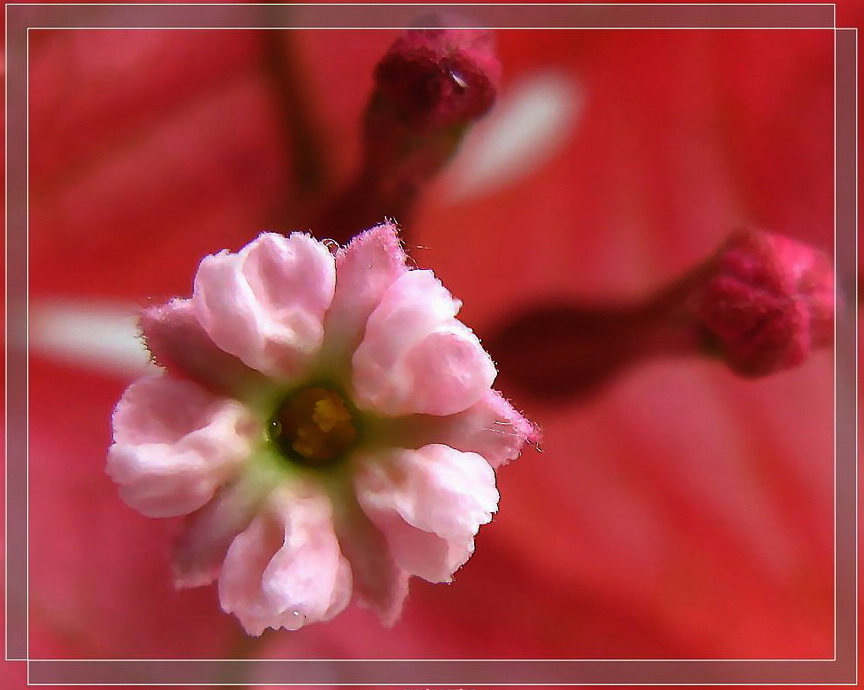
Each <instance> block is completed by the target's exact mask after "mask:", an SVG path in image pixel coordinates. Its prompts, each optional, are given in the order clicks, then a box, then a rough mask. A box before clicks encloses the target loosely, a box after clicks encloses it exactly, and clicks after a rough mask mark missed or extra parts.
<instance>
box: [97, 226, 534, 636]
mask: <svg viewBox="0 0 864 690" xmlns="http://www.w3.org/2000/svg"><path fill="white" fill-rule="evenodd" d="M459 307H460V303H459V302H458V301H457V300H455V299H454V298H453V297H452V296H451V295H450V293H449V292H448V291H447V290H446V289H445V288H444V287H443V286H442V285H441V283H440V282H439V281H438V280H437V279H436V278H435V276H434V275H433V274H432V273H431V272H429V271H425V270H417V269H413V268H410V267H409V266H408V265H407V259H406V255H405V253H404V251H403V249H402V247H401V243H400V241H399V239H398V236H397V232H396V228H394V227H393V226H392V225H390V224H383V225H379V226H377V227H375V228H372V229H371V230H368V231H366V232H364V233H362V234H360V235H358V236H357V237H355V238H354V239H353V240H352V241H351V242H350V243H349V244H348V245H347V246H345V247H342V248H339V249H338V250H336V251H335V253H334V252H331V251H330V249H328V247H327V246H326V245H325V244H323V243H321V242H318V241H316V240H315V239H313V238H312V237H310V236H309V235H306V234H302V233H293V234H291V235H289V236H287V237H285V236H282V235H278V234H271V233H265V234H262V235H260V236H259V237H258V238H257V239H255V240H254V241H253V242H251V243H250V244H248V245H247V246H245V247H243V248H242V249H241V250H240V251H239V252H237V253H232V252H228V251H223V252H220V253H219V254H215V255H212V256H207V257H205V258H204V259H203V261H202V262H201V264H200V267H199V269H198V272H197V275H196V277H195V282H194V289H193V294H192V297H191V298H190V299H174V300H172V301H170V302H169V303H167V304H165V305H162V306H158V307H153V308H150V309H147V310H146V311H145V312H144V314H143V316H142V319H141V327H142V331H143V335H144V338H145V341H146V344H147V347H148V348H149V350H150V352H151V354H152V356H153V358H154V360H155V361H156V363H157V364H159V365H161V367H162V370H161V372H160V373H159V374H157V375H154V376H150V377H147V378H144V379H141V380H139V381H136V382H134V383H133V384H132V385H131V386H130V387H129V388H128V389H127V390H126V392H125V393H124V394H123V397H122V398H121V400H120V402H119V403H118V405H117V408H116V410H115V413H114V417H113V429H114V442H113V444H112V446H111V448H110V450H109V456H108V464H107V471H108V474H109V475H110V476H111V478H112V479H113V480H114V481H115V482H116V483H117V484H118V486H119V491H120V495H121V497H122V498H123V500H124V501H125V502H126V503H128V504H129V505H130V506H132V507H133V508H135V509H137V510H139V511H140V512H141V513H143V514H144V515H147V516H151V517H175V516H187V517H186V529H185V530H184V533H183V536H182V537H181V539H180V541H179V542H178V544H177V546H176V550H175V553H174V560H173V566H174V575H175V581H176V584H177V586H179V587H193V586H202V585H207V584H210V583H212V582H214V581H217V580H218V587H219V596H220V601H221V604H222V608H223V609H224V610H225V611H226V612H229V613H233V614H235V615H236V616H237V617H238V618H239V620H240V622H241V623H242V625H243V626H244V628H245V629H246V631H247V632H248V633H249V634H252V635H260V634H261V633H262V632H263V631H264V630H265V629H267V628H268V627H269V628H287V629H297V628H300V627H302V626H303V625H305V624H308V623H313V622H317V621H324V620H328V619H330V618H332V617H333V616H335V615H337V614H338V613H339V612H340V611H342V610H343V609H344V608H345V607H346V606H347V605H348V603H349V602H350V601H352V600H356V601H357V602H358V603H360V604H361V605H365V606H367V607H370V608H372V609H373V610H374V611H376V612H377V613H378V614H379V615H380V617H381V618H382V620H383V621H384V622H385V623H388V624H389V623H392V622H393V621H395V620H396V618H397V617H398V616H399V613H400V612H401V609H402V603H403V600H404V599H405V596H406V594H407V588H408V579H409V577H410V576H412V575H416V576H419V577H421V578H423V579H425V580H428V581H430V582H446V581H449V580H451V578H452V576H453V573H454V572H455V571H456V570H457V569H458V568H459V567H460V566H461V565H463V564H464V563H465V562H466V561H467V559H468V558H469V557H470V556H471V554H472V552H473V550H474V537H475V535H476V533H477V531H478V529H479V527H480V525H482V524H485V523H487V522H489V521H490V520H491V518H492V514H493V513H494V512H495V511H496V510H497V507H498V498H499V496H498V491H497V489H496V487H495V472H494V470H495V468H497V467H498V466H500V465H501V464H503V463H505V462H507V461H508V460H511V459H514V458H515V457H517V456H518V455H519V453H520V452H521V449H522V446H523V445H524V443H525V442H526V440H530V439H532V437H533V435H534V434H535V433H536V432H535V428H534V427H533V426H532V425H531V423H530V422H528V421H527V420H526V419H524V418H523V417H522V416H521V415H520V414H519V413H518V412H517V411H516V410H514V409H513V407H512V406H511V405H510V404H509V403H508V402H507V401H506V400H505V399H504V398H503V397H502V396H501V395H500V394H499V393H498V392H496V391H494V390H493V389H492V388H491V386H492V383H493V380H494V378H495V376H496V370H495V366H494V364H493V362H492V361H491V359H490V358H489V356H488V354H487V353H486V352H485V351H484V350H483V348H482V346H481V344H480V342H479V340H478V339H477V337H476V336H475V335H474V333H473V332H472V331H471V330H470V329H469V328H467V327H466V326H465V325H464V324H462V323H461V322H460V321H458V320H457V319H456V315H457V312H458V310H459ZM310 386H323V387H325V388H327V389H332V390H334V391H338V395H339V396H341V397H342V398H344V401H345V409H349V410H351V414H352V415H353V416H354V417H355V418H356V419H355V421H356V424H357V429H358V433H357V439H356V442H352V443H351V444H350V446H346V449H345V453H344V456H343V457H339V458H338V459H337V460H338V461H336V462H333V463H331V464H328V465H327V466H326V467H318V466H315V465H314V463H310V464H305V463H303V462H299V463H298V462H296V461H295V460H296V458H294V459H292V458H290V457H285V454H284V453H280V450H279V447H278V446H277V445H276V444H275V443H274V441H273V436H272V433H271V432H272V424H273V418H274V414H275V412H274V411H275V410H277V409H278V408H279V405H280V404H283V402H284V401H285V400H290V399H291V398H292V395H294V393H295V392H297V391H302V390H305V389H308V388H309V387H310ZM315 390H318V389H315ZM334 395H335V394H334ZM316 409H317V408H316ZM322 428H325V429H327V428H329V427H326V426H324V427H322ZM301 459H302V458H301Z"/></svg>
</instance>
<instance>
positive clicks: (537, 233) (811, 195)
mask: <svg viewBox="0 0 864 690" xmlns="http://www.w3.org/2000/svg"><path fill="white" fill-rule="evenodd" d="M395 35H396V34H395V32H385V31H367V32H359V31H356V32H328V31H315V32H311V31H309V32H280V34H279V35H275V36H274V34H272V33H269V34H268V32H255V31H170V32H168V31H138V30H136V31H122V32H121V31H84V30H80V31H47V30H44V31H33V32H31V39H30V99H31V102H30V184H31V188H30V190H31V191H30V194H31V196H30V262H31V264H30V300H31V309H33V310H36V311H35V313H37V314H38V313H40V312H39V309H47V310H48V311H47V312H46V313H50V314H52V315H54V316H52V318H54V317H56V315H57V314H66V315H67V316H68V317H69V318H70V319H72V321H73V323H74V320H75V319H76V318H77V319H79V320H80V326H79V331H78V332H79V333H80V334H81V338H82V339H83V340H84V341H85V342H87V343H91V342H92V335H93V331H92V330H89V329H91V327H92V322H91V321H84V320H83V317H82V314H83V315H87V314H93V313H95V314H96V317H97V318H96V321H97V322H98V324H99V325H100V327H101V325H103V324H104V323H109V325H110V322H111V318H110V314H112V313H114V312H113V311H112V310H114V309H115V308H116V309H118V310H119V311H120V312H122V311H123V310H127V311H128V312H129V313H130V314H131V313H133V311H134V309H135V308H136V306H140V305H144V304H149V303H150V302H151V301H152V302H161V301H163V300H165V299H166V298H168V297H170V296H173V295H188V294H189V292H190V289H191V280H192V276H193V275H194V271H195V268H196V266H197V263H198V261H199V260H200V258H201V257H202V256H203V255H205V254H207V253H212V252H214V251H218V250H219V249H222V248H225V247H229V248H232V249H236V248H238V247H239V246H241V245H242V244H244V243H245V242H247V241H248V240H249V239H251V238H252V237H253V236H254V235H255V234H257V233H258V232H259V231H261V230H263V229H277V230H284V231H288V230H294V229H301V230H305V229H308V228H309V223H310V222H311V220H310V218H312V217H314V212H315V209H316V204H317V203H319V200H318V199H316V198H314V197H313V196H311V195H310V194H309V193H308V192H305V191H304V192H302V193H301V192H299V191H298V189H301V188H302V184H301V182H302V180H299V179H298V176H297V174H296V172H295V171H296V169H297V165H296V162H297V161H296V160H295V158H294V153H292V149H291V146H290V137H289V136H288V134H287V128H286V124H285V122H286V117H285V112H284V110H283V109H282V106H281V105H280V101H279V99H278V97H277V95H276V93H277V87H276V86H274V79H273V76H272V73H271V72H270V71H269V69H268V67H267V64H268V63H267V57H266V56H267V54H268V50H271V49H272V47H273V46H272V42H273V41H274V40H275V41H276V42H277V44H278V46H279V49H281V50H285V51H289V52H288V53H287V54H289V55H290V56H292V57H291V60H292V64H296V65H297V66H298V74H299V79H300V80H299V84H300V86H301V87H302V88H303V89H304V90H305V92H306V93H307V95H308V100H307V102H306V106H305V107H306V108H308V110H307V111H306V112H307V113H308V114H309V115H310V121H311V123H312V125H313V126H314V127H315V128H316V130H317V131H318V132H320V134H321V142H322V144H323V146H322V149H321V150H320V151H318V153H317V154H316V155H318V156H319V157H320V160H322V161H324V162H325V163H326V165H327V166H328V170H329V176H328V177H327V179H326V184H325V187H324V189H323V193H324V194H326V193H327V191H328V190H331V189H334V188H336V187H338V186H339V184H340V183H341V182H344V181H345V180H346V179H347V176H348V175H349V174H350V172H351V170H352V166H353V164H354V163H356V157H357V154H358V152H359V142H358V129H359V127H358V121H359V117H360V114H361V112H362V110H363V107H364V104H365V99H366V97H367V96H368V93H369V89H370V86H371V83H372V78H371V74H372V70H373V68H374V65H375V63H376V61H377V59H378V58H379V57H380V56H381V54H382V53H383V52H384V50H385V49H386V47H387V45H388V44H389V43H390V42H391V41H392V40H393V38H394V37H395ZM497 40H498V45H499V53H500V56H501V60H502V62H503V65H504V80H503V85H502V93H501V100H500V104H499V106H498V108H497V110H496V112H495V113H493V114H492V115H490V116H489V118H487V120H486V121H484V122H483V123H482V124H481V125H479V126H478V127H477V128H476V130H475V131H474V132H472V134H471V135H470V136H469V141H468V142H467V143H466V147H465V151H464V155H463V157H461V158H460V159H459V160H457V161H456V162H455V164H454V166H453V168H452V170H451V171H450V172H449V173H448V174H446V175H445V176H443V177H442V178H441V179H440V180H438V181H437V182H436V183H435V184H434V185H432V187H431V188H430V189H429V190H428V193H427V195H426V196H425V199H424V201H423V205H422V208H421V210H420V212H419V213H418V214H417V218H416V222H415V223H414V224H413V226H412V227H410V228H406V233H407V238H408V243H409V246H414V249H413V251H412V255H413V256H414V258H415V260H416V262H417V263H418V265H420V266H421V267H424V268H432V269H434V270H435V271H436V273H437V275H438V276H439V277H440V278H441V279H442V281H443V282H444V284H445V285H447V286H448V288H449V289H450V290H451V291H452V292H453V293H454V294H455V295H456V296H457V297H459V298H461V299H462V300H463V301H464V303H465V306H464V309H463V313H462V315H463V320H464V321H465V322H466V323H468V324H469V325H470V326H471V327H472V328H474V329H475V330H476V331H477V333H478V334H479V335H480V337H481V339H482V338H483V337H484V335H488V334H491V333H493V332H494V331H495V329H496V328H497V327H498V325H500V324H501V323H502V322H503V321H504V320H506V319H507V318H508V317H512V316H513V315H515V314H518V313H521V311H522V310H524V309H530V308H531V307H532V305H536V304H542V303H544V302H545V301H547V300H553V299H554V300H562V299H563V300H566V299H574V300H577V299H583V298H606V297H608V298H622V299H624V298H633V299H636V298H639V297H640V296H644V295H645V294H647V292H648V291H650V290H651V289H653V288H655V287H658V286H659V285H660V284H662V283H664V282H666V281H668V280H670V279H672V278H674V277H675V276H677V275H678V274H680V273H681V272H682V271H684V270H686V269H687V268H688V267H690V266H692V265H694V264H695V263H697V262H698V261H700V260H702V259H703V258H705V257H706V256H707V255H708V254H710V253H711V252H712V251H713V250H714V249H715V248H716V247H717V246H718V245H719V244H720V242H721V241H722V240H723V239H724V238H725V237H726V236H727V235H728V233H729V232H730V231H731V230H733V229H735V228H737V227H740V226H742V225H746V226H754V227H760V228H765V229H769V230H772V231H776V232H780V233H784V234H787V235H789V236H792V237H795V238H797V239H801V240H805V241H807V242H810V243H812V244H814V245H815V246H817V247H820V248H822V249H824V250H825V251H827V252H829V253H830V252H831V251H832V250H833V160H834V159H833V102H834V101H833V34H832V33H831V32H830V31H800V30H799V31H794V30H774V31H746V30H741V31H738V30H728V31H710V30H701V31H697V30H693V31H659V30H639V31H614V30H595V31H578V30H576V31H563V30H562V31H518V30H512V31H500V32H499V33H498V35H497ZM268 41H269V42H271V45H270V47H269V48H268V47H267V45H266V44H267V42H268ZM532 98H533V99H535V100H533V101H532V100H531V99H532ZM520 99H521V100H520ZM526 102H527V103H528V104H529V105H530V106H531V107H530V108H527V109H526V108H524V103H526ZM520 107H522V108H523V111H524V112H528V113H531V112H533V113H535V114H536V113H537V111H538V109H539V110H540V111H541V112H546V111H545V110H544V109H548V110H549V112H550V113H551V114H550V115H549V119H548V120H542V118H541V119H540V124H539V125H538V124H537V122H538V119H537V118H536V117H535V118H534V119H532V117H530V116H527V115H524V113H523V114H522V115H519V113H520V112H521V111H519V108H520ZM514 113H515V114H514ZM520 117H521V118H522V119H521V120H520V119H519V118H520ZM507 118H510V119H507ZM513 123H515V125H514V124H513ZM505 125H506V126H507V127H509V129H507V128H506V127H505ZM496 137H497V138H498V139H497V143H496ZM520 137H522V138H524V139H526V141H527V142H528V145H523V148H522V149H519V148H518V147H516V149H515V150H516V153H515V154H513V153H511V154H510V155H509V158H508V154H507V148H508V147H507V146H505V142H512V141H516V142H518V141H519V140H520ZM532 137H533V139H532ZM496 156H497V158H496ZM489 160H493V161H498V164H497V167H496V168H495V172H494V173H488V172H483V171H485V170H488V161H489ZM484 161H487V165H486V167H485V168H484ZM501 161H503V162H501ZM478 180H480V181H478ZM480 182H482V184H481V183H480ZM311 229H312V231H313V232H314V230H315V229H314V228H311ZM360 229H361V228H358V230H360ZM90 310H95V311H93V312H91V311H90ZM53 323H54V322H53V321H51V319H47V318H46V321H45V322H44V323H43V324H42V325H40V324H39V322H38V320H37V322H36V324H35V325H34V328H37V329H38V328H43V329H45V331H46V332H48V331H50V330H51V328H54V326H53V325H52V324H53ZM118 328H119V327H118ZM72 330H73V332H74V331H75V328H73V329H72ZM109 330H110V329H109ZM121 330H122V329H121ZM97 332H98V331H97ZM88 336H89V337H88ZM51 337H53V336H51V333H48V335H45V333H43V332H41V331H40V332H38V333H31V338H33V339H34V342H37V343H38V342H42V340H44V339H50V338H51ZM64 337H65V338H66V341H68V340H75V337H74V335H73V336H72V337H71V338H69V337H66V336H63V337H61V338H60V341H61V342H60V345H59V346H58V347H53V348H43V349H40V348H38V347H36V348H34V350H33V351H32V352H31V360H30V361H31V369H30V385H31V388H30V490H31V495H30V540H31V542H30V544H31V552H30V598H31V599H30V615H31V638H30V645H31V647H30V654H31V656H32V657H34V658H49V657H55V658H56V657H60V658H129V657H137V658H141V657H157V658H162V657H199V658H207V657H231V656H234V655H237V654H245V653H249V650H248V648H247V647H246V643H245V641H244V635H243V633H242V630H241V629H240V626H239V624H238V623H237V621H236V620H235V619H234V618H233V617H229V616H226V615H224V614H222V613H221V611H220V610H219V605H218V600H217V596H216V592H215V588H212V587H211V588H204V589H200V590H191V591H181V592H175V591H174V590H173V589H172V586H171V580H170V565H169V556H170V545H171V542H172V540H173V538H174V535H175V534H176V533H177V530H178V527H179V523H177V522H174V521H168V520H164V521H156V520H150V519H147V518H144V517H143V516H141V515H139V514H138V513H136V512H134V511H133V510H131V509H130V508H128V507H127V506H125V505H124V504H123V503H122V502H121V501H120V499H119V498H118V496H117V493H116V491H115V489H114V487H113V486H112V484H111V482H110V480H109V479H108V478H107V476H105V474H104V461H105V454H106V450H107V447H108V444H109V442H110V423H109V420H110V415H111V411H112V408H113V405H114V403H115V402H116V400H117V399H118V397H119V396H120V394H121V392H122V391H123V389H124V388H125V387H126V386H127V385H128V383H129V382H130V380H131V379H132V378H133V377H134V375H135V374H134V372H133V369H132V368H130V369H129V370H128V371H125V370H124V369H123V368H122V366H119V365H118V366H115V367H113V368H112V369H110V370H106V366H105V361H104V359H103V360H102V361H101V362H100V354H99V349H98V347H91V346H88V347H90V355H89V356H88V355H87V354H86V353H85V354H84V355H76V356H75V358H74V361H73V359H72V358H71V356H67V355H68V353H66V354H64V352H63V342H65V341H63V338H64ZM106 337H107V336H106ZM40 338H42V340H40ZM67 344H68V343H67ZM68 347H69V349H72V348H73V347H74V343H73V344H72V345H69V346H68ZM832 377H833V358H832V356H831V354H830V353H828V352H825V353H819V354H817V355H816V356H814V357H813V358H812V359H811V361H809V362H808V363H807V364H806V365H805V366H803V367H802V368H800V369H798V370H795V371H791V372H787V373H783V374H780V375H777V376H774V377H772V378H770V379H766V380H760V381H744V380H740V379H737V378H735V377H734V376H733V375H732V374H731V373H729V372H728V371H726V370H725V369H724V368H723V367H722V366H721V365H719V364H717V363H714V362H710V361H707V360H705V361H703V360H695V359H694V360H680V361H654V362H650V363H647V364H646V365H644V366H641V367H639V368H638V369H634V370H632V371H630V372H628V373H627V374H626V375H624V376H622V377H620V378H618V379H616V380H615V381H613V382H610V384H609V385H608V386H606V387H604V388H603V389H602V390H601V391H600V392H599V393H597V394H596V395H595V396H593V397H592V398H590V399H588V400H580V401H578V402H577V401H573V402H572V403H571V402H567V401H555V402H554V403H550V402H548V401H544V400H542V399H534V398H527V397H524V396H522V397H517V394H518V392H517V391H515V390H513V389H512V388H511V389H508V384H507V378H506V372H502V374H501V377H500V379H499V385H500V387H502V389H503V391H504V393H505V394H506V395H508V396H511V397H514V398H515V399H514V402H515V404H516V405H517V407H520V408H521V409H523V410H524V411H525V412H526V414H527V415H528V416H530V417H531V418H532V419H534V420H535V421H537V422H538V423H540V425H541V426H542V427H543V430H544V440H543V443H542V452H536V451H534V450H528V451H527V452H526V453H525V454H524V455H523V457H522V458H521V459H519V460H518V461H517V462H515V463H514V464H513V465H511V466H508V467H505V468H504V469H503V470H502V471H501V472H500V473H499V488H500V490H501V494H502V500H501V505H500V513H499V514H498V515H497V516H496V518H495V520H494V521H493V523H492V524H491V525H489V526H487V527H485V528H484V529H483V530H481V533H480V535H479V537H478V539H477V553H476V554H475V556H474V557H473V558H472V559H471V560H470V561H469V563H468V564H467V565H466V566H465V567H464V568H463V569H462V570H461V571H460V572H459V573H457V576H456V579H455V582H454V583H453V584H452V585H450V586H443V585H435V586H433V585H429V584H427V583H424V582H421V581H419V580H415V581H413V582H412V591H411V595H410V597H409V599H408V602H407V605H406V608H405V611H404V614H403V617H402V619H401V621H400V622H399V623H398V624H397V625H396V626H395V627H394V628H393V629H389V630H388V629H384V628H382V627H381V626H380V625H379V624H378V622H377V621H376V620H375V619H374V617H373V616H372V615H371V614H370V613H368V612H366V611H363V610H358V609H356V607H352V608H351V609H349V610H348V612H346V613H345V614H343V615H341V616H340V617H339V618H337V619H336V620H334V621H332V622H330V623H327V624H323V625H318V626H312V627H310V628H308V629H304V630H302V631H300V632H296V633H286V632H284V631H280V632H272V631H270V632H268V633H267V634H265V635H264V637H263V638H262V639H261V641H260V643H258V646H257V647H256V648H255V650H254V651H253V652H252V653H254V654H257V655H262V656H283V657H290V658H339V657H350V658H374V657H382V658H387V657H404V658H451V657H452V658H497V657H501V658H532V657H537V658H634V657H640V658H715V657H716V658H818V657H829V658H830V657H831V656H832V654H833V597H834V590H833V541H832V540H833V483H832V482H833V410H832V406H833V378H832Z"/></svg>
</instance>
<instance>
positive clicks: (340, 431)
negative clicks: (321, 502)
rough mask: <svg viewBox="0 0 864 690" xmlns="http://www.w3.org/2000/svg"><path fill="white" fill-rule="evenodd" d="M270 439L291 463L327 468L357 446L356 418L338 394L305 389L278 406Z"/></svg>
mask: <svg viewBox="0 0 864 690" xmlns="http://www.w3.org/2000/svg"><path fill="white" fill-rule="evenodd" d="M268 430H269V434H270V440H271V441H272V442H273V443H275V444H276V445H277V446H278V447H279V449H280V450H281V451H282V453H283V454H284V455H285V456H286V457H287V458H288V459H289V460H291V461H293V462H296V463H299V464H301V465H307V466H313V467H324V466H327V465H330V464H333V463H335V462H336V461H338V460H340V459H341V458H342V457H343V456H344V455H345V454H346V452H347V451H348V450H349V449H350V448H351V447H352V446H353V445H354V442H355V441H356V439H357V428H356V426H355V424H354V415H353V414H352V413H351V411H350V410H349V409H348V406H347V405H346V404H345V401H344V400H343V399H342V396H340V395H339V394H338V393H336V392H335V391H333V390H330V389H328V388H319V387H314V388H304V389H302V390H300V391H296V392H294V393H292V394H291V395H290V396H289V397H288V398H286V399H285V401H284V402H283V403H282V404H281V405H280V406H279V407H278V409H277V410H276V413H275V414H274V415H273V417H272V418H271V420H270V423H269V427H268Z"/></svg>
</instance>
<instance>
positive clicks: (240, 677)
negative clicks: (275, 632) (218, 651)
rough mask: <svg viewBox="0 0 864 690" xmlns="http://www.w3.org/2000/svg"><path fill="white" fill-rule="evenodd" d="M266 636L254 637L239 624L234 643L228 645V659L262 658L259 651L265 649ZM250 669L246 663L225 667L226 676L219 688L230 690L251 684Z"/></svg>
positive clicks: (247, 659) (249, 659) (246, 659)
mask: <svg viewBox="0 0 864 690" xmlns="http://www.w3.org/2000/svg"><path fill="white" fill-rule="evenodd" d="M264 644H265V637H264V635H262V636H261V637H252V636H251V635H247V634H246V633H245V632H244V631H243V630H242V629H241V628H240V626H239V625H238V626H237V634H236V636H235V637H234V639H233V641H232V643H231V644H230V646H229V647H228V655H227V656H226V657H225V658H226V659H229V660H232V661H254V660H255V659H260V658H262V657H261V656H260V655H259V654H258V651H259V650H260V649H263V647H264ZM248 669H249V667H248V665H246V664H236V663H230V664H229V665H228V666H226V669H225V678H224V679H223V682H222V684H221V685H219V686H217V689H218V690H230V689H231V688H236V687H237V685H250V682H249V678H248V677H247V674H246V671H247V670H248Z"/></svg>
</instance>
